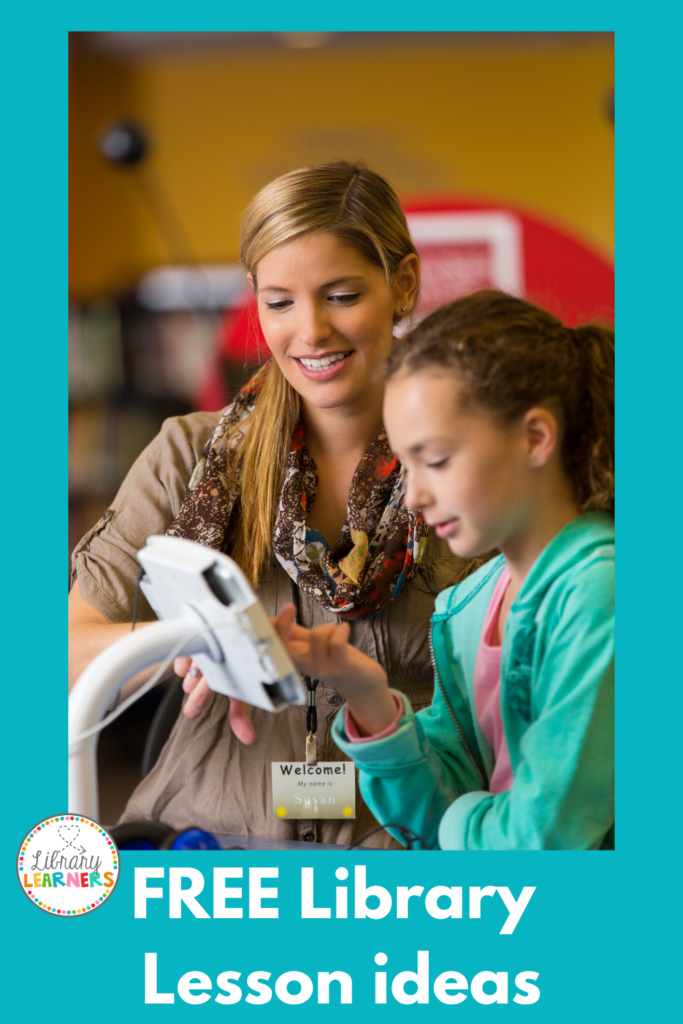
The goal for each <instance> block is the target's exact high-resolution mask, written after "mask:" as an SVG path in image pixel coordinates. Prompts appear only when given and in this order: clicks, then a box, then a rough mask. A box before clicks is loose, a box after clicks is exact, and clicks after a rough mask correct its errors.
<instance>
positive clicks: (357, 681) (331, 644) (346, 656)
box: [271, 604, 396, 736]
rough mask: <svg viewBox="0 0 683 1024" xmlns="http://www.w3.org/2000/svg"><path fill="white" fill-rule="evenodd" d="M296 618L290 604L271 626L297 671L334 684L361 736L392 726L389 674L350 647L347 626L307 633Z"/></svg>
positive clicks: (330, 626)
mask: <svg viewBox="0 0 683 1024" xmlns="http://www.w3.org/2000/svg"><path fill="white" fill-rule="evenodd" d="M294 616H295V609H294V605H293V604H287V605H285V607H284V608H283V609H282V611H281V612H280V614H279V615H278V617H277V618H276V619H271V622H272V624H273V626H274V628H275V630H276V632H277V634H278V636H279V637H280V640H281V641H282V643H283V644H284V646H285V648H286V649H287V651H288V652H289V656H290V658H291V659H292V661H293V662H294V663H295V665H296V666H297V668H298V669H300V670H301V671H302V672H304V673H305V674H306V675H308V676H312V677H313V678H315V679H326V680H327V681H328V682H331V683H333V684H334V686H335V687H336V689H338V690H339V692H340V693H341V694H343V696H344V697H345V698H346V700H347V703H348V705H349V710H350V712H351V714H352V715H353V718H354V721H355V722H356V725H357V726H358V728H359V730H360V732H361V735H364V736H373V735H374V734H375V733H378V732H382V731H383V730H384V729H386V727H387V726H388V725H391V723H392V722H393V721H394V718H395V717H396V704H395V702H394V699H393V697H392V696H391V693H390V691H389V683H388V680H387V674H386V672H385V671H384V669H383V668H382V666H381V665H379V664H378V663H377V662H376V661H373V660H372V658H368V656H367V655H366V654H363V652H362V651H359V650H358V648H357V647H353V645H352V644H350V643H349V636H350V634H351V627H350V626H349V624H348V622H343V623H340V624H339V625H336V624H334V623H329V624H327V623H326V624H325V625H324V626H315V627H314V628H313V629H305V628H304V627H303V626H298V625H297V624H296V623H295V622H294Z"/></svg>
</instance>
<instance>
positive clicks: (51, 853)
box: [17, 814, 120, 917]
mask: <svg viewBox="0 0 683 1024" xmlns="http://www.w3.org/2000/svg"><path fill="white" fill-rule="evenodd" d="M119 863H120V861H119V851H118V850H117V848H116V843H115V842H114V840H113V839H112V837H111V836H110V835H109V833H108V832H107V831H106V830H105V829H103V828H102V826H101V825H98V823H97V822H96V821H91V820H90V818H84V817H82V816H81V815H78V814H56V815H55V816H54V818H46V819H45V821H41V822H39V823H38V824H37V825H36V826H35V827H34V828H32V829H31V831H30V832H29V833H28V834H27V835H26V837H25V839H24V841H23V843H22V844H21V846H20V847H19V853H18V854H17V874H18V876H19V884H20V885H21V888H22V889H23V891H24V892H25V893H26V896H27V897H28V899H30V901H31V902H32V903H33V904H35V906H36V907H39V908H40V909H41V910H44V911H45V912H46V913H47V914H54V915H55V917H57V916H59V917H81V916H82V915H83V914H89V913H90V912H91V911H93V910H97V908H98V907H101V906H102V904H103V903H105V902H106V901H107V899H108V898H109V897H110V896H111V894H112V893H113V891H114V889H115V888H116V883H117V882H118V880H119Z"/></svg>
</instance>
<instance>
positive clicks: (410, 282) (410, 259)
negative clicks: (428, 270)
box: [393, 252, 420, 317]
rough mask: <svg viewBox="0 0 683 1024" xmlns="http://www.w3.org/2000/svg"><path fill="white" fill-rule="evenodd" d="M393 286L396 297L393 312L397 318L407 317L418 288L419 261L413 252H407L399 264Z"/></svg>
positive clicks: (410, 311)
mask: <svg viewBox="0 0 683 1024" xmlns="http://www.w3.org/2000/svg"><path fill="white" fill-rule="evenodd" d="M393 284H394V294H395V296H396V302H395V310H394V312H395V313H396V315H397V316H399V317H403V316H407V315H408V313H412V311H413V308H414V306H415V303H416V301H417V292H418V289H419V287H420V260H419V257H418V256H416V255H415V253H414V252H409V253H408V254H407V256H404V257H403V259H402V260H401V262H400V263H399V265H398V270H397V271H396V274H395V275H394V281H393Z"/></svg>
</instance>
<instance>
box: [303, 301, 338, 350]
mask: <svg viewBox="0 0 683 1024" xmlns="http://www.w3.org/2000/svg"><path fill="white" fill-rule="evenodd" d="M298 326H299V337H300V339H301V341H302V342H303V343H304V344H305V345H312V346H317V345H320V344H321V342H324V341H327V340H328V339H329V338H330V336H331V334H332V326H331V324H330V320H329V317H328V315H327V310H326V309H325V307H324V306H320V305H318V303H314V304H312V305H311V306H309V307H307V308H305V309H302V310H301V314H300V319H299V325H298Z"/></svg>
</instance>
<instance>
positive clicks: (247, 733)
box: [230, 697, 256, 747]
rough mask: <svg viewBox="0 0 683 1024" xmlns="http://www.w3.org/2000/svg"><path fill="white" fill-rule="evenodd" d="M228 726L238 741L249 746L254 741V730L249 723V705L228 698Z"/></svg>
mask: <svg viewBox="0 0 683 1024" xmlns="http://www.w3.org/2000/svg"><path fill="white" fill-rule="evenodd" d="M230 728H231V729H232V731H233V732H234V734H235V736H236V737H237V739H238V740H239V741H240V743H244V745H245V746H247V747H251V746H253V744H254V743H256V732H255V730H254V726H253V725H252V724H251V705H250V704H245V703H244V701H241V700H235V698H234V697H231V698H230Z"/></svg>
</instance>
